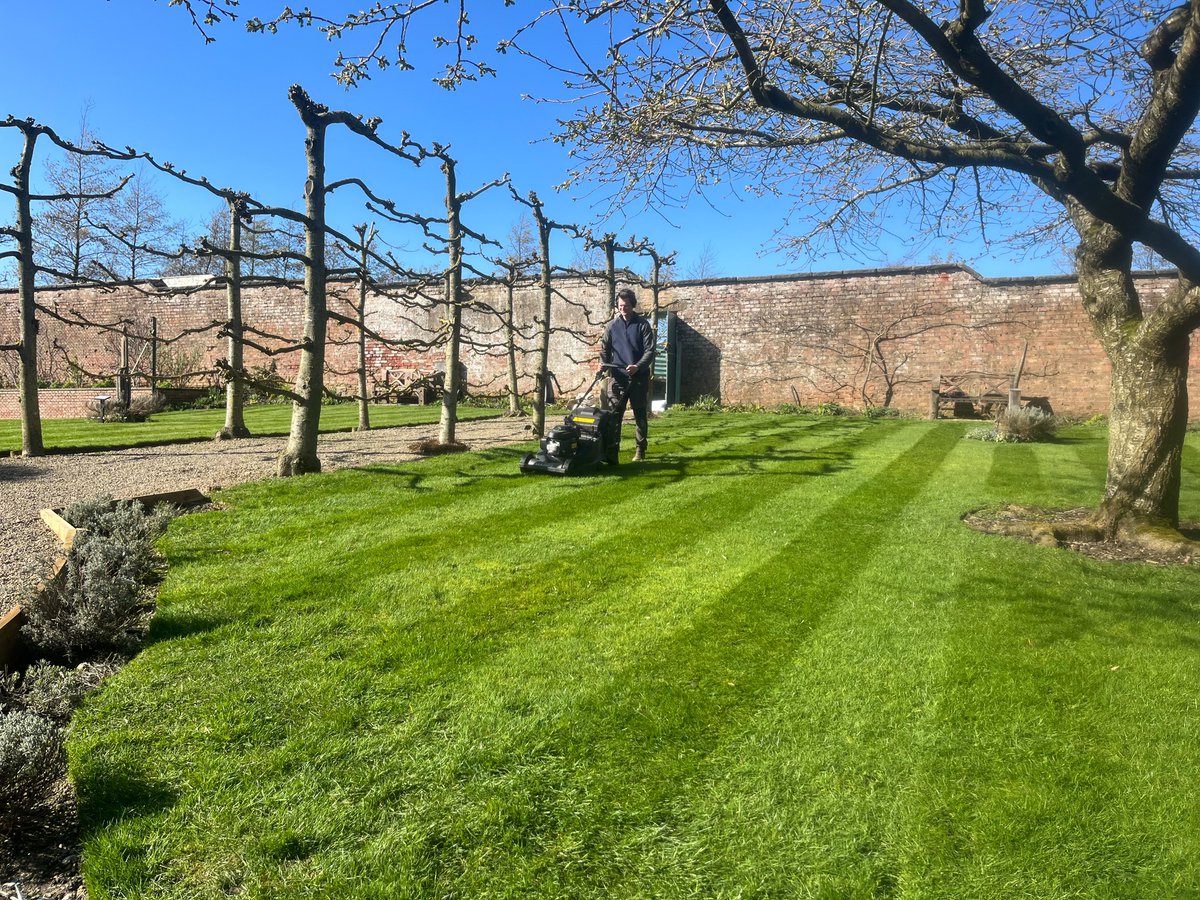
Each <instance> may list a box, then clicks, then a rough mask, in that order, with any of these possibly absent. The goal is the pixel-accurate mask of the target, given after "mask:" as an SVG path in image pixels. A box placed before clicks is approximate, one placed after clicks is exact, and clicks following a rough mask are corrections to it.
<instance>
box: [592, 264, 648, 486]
mask: <svg viewBox="0 0 1200 900" xmlns="http://www.w3.org/2000/svg"><path fill="white" fill-rule="evenodd" d="M636 306H637V297H635V296H634V294H633V291H631V290H630V289H629V288H623V289H621V290H620V291H618V292H617V316H616V318H614V319H613V320H612V321H611V322H609V323H608V327H607V328H605V329H604V336H603V337H602V338H601V339H600V362H601V363H609V364H612V366H613V367H612V368H609V369H607V370H606V371H607V372H608V374H609V375H610V376H611V378H610V379H609V382H608V408H609V409H611V410H612V411H613V415H614V416H616V421H617V425H616V446H615V447H614V448H613V453H612V456H613V460H614V461H615V459H616V452H617V451H618V450H620V447H621V420H622V419H623V418H624V417H625V406H626V404H629V405H630V406H632V407H633V421H634V423H635V425H636V428H637V431H636V440H637V449H636V451H635V452H634V454H633V461H634V462H640V461H641V460H642V459H644V458H645V456H646V406H647V403H648V402H649V396H650V360H651V359H653V357H654V333H653V332H652V331H651V330H650V323H649V322H648V321H646V320H645V319H643V318H642V317H641V316H639V315H638V314H637V312H636V311H635V307H636Z"/></svg>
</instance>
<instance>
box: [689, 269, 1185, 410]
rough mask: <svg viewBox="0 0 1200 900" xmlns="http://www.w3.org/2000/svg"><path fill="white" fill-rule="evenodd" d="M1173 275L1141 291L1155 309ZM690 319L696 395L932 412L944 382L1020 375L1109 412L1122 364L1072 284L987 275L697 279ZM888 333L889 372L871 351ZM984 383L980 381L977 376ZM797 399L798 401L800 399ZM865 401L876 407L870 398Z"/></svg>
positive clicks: (1069, 401) (1064, 401)
mask: <svg viewBox="0 0 1200 900" xmlns="http://www.w3.org/2000/svg"><path fill="white" fill-rule="evenodd" d="M1171 282H1172V279H1171V278H1169V277H1166V276H1163V277H1147V278H1144V279H1142V281H1141V283H1140V287H1141V291H1142V296H1143V300H1144V301H1145V302H1146V304H1147V305H1148V306H1150V305H1153V303H1154V302H1157V299H1158V298H1159V297H1161V296H1162V295H1163V293H1164V292H1165V291H1166V290H1167V289H1168V288H1169V286H1170V284H1171ZM671 296H672V300H673V303H674V306H673V309H675V311H676V312H677V313H678V315H679V319H680V321H681V323H682V324H683V327H682V328H681V335H680V343H681V345H682V351H683V356H684V363H683V372H684V384H683V395H684V397H683V399H684V400H692V399H695V397H697V396H698V395H701V394H712V395H715V396H718V397H720V398H721V400H722V401H724V402H727V403H763V404H776V403H784V402H790V401H792V400H794V399H795V398H796V397H799V399H800V402H801V403H804V404H814V403H817V402H821V401H823V400H837V401H838V402H841V403H845V404H847V405H851V406H856V407H861V406H863V405H865V403H866V402H869V403H871V404H879V403H882V401H883V400H884V396H885V393H886V381H887V380H891V382H892V383H893V385H894V398H893V401H892V402H893V405H895V406H897V407H899V408H901V409H908V410H913V411H919V412H923V411H925V410H927V409H928V405H929V388H930V385H931V383H932V381H933V380H934V379H935V378H937V377H938V376H939V375H941V374H949V373H961V372H968V371H979V372H989V373H997V374H1003V373H1009V372H1012V371H1013V370H1014V369H1015V368H1016V366H1017V364H1018V361H1019V359H1020V356H1021V353H1022V350H1023V348H1024V347H1025V345H1026V344H1028V352H1027V357H1026V362H1025V368H1024V372H1023V377H1022V380H1021V387H1022V390H1023V393H1024V394H1025V395H1027V396H1028V395H1043V396H1047V397H1048V398H1049V400H1050V402H1051V404H1052V406H1053V408H1054V409H1055V411H1056V412H1062V413H1069V414H1075V415H1085V414H1092V413H1103V412H1106V411H1107V409H1108V385H1109V378H1110V371H1111V370H1110V368H1109V364H1108V361H1107V359H1106V358H1105V356H1104V353H1103V351H1102V350H1101V349H1100V345H1099V343H1098V342H1097V341H1096V339H1095V337H1094V336H1093V334H1092V330H1091V325H1090V324H1089V322H1088V320H1087V318H1086V316H1085V315H1084V312H1083V309H1082V306H1081V304H1080V299H1079V293H1078V290H1077V287H1076V284H1075V280H1074V279H1073V278H1070V277H1055V278H1029V279H995V280H990V281H984V280H983V279H980V278H979V277H978V276H977V275H975V274H974V273H973V272H971V271H969V270H967V269H964V268H962V267H958V266H946V267H923V268H919V269H909V270H895V269H893V270H875V271H863V272H835V273H827V274H820V275H811V276H807V275H806V276H784V277H778V278H757V279H754V278H747V279H726V280H719V281H711V282H708V283H703V284H699V283H697V284H690V283H685V284H681V285H679V286H677V287H676V289H675V290H674V291H673V292H672V295H671ZM877 335H884V336H885V338H887V339H886V340H884V341H883V343H882V347H883V357H884V361H885V363H886V365H887V366H888V370H889V373H890V375H889V377H888V378H885V377H884V376H883V375H882V373H881V372H880V369H879V366H878V365H877V364H874V363H873V364H872V365H871V366H870V373H869V377H868V373H867V365H866V352H865V351H866V348H867V346H868V341H869V339H870V338H871V337H872V336H877ZM975 383H978V380H976V381H975ZM1189 387H1190V396H1191V409H1192V418H1197V417H1200V399H1198V398H1200V338H1196V337H1195V336H1194V337H1193V341H1192V366H1191V377H1190V382H1189ZM793 391H794V392H795V393H793ZM864 393H865V394H866V401H864V397H863V394H864Z"/></svg>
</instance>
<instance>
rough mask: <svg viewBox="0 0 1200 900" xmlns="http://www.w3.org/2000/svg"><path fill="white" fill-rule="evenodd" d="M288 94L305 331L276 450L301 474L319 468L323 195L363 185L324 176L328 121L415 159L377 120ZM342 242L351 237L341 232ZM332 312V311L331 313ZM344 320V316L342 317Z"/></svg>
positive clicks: (290, 471)
mask: <svg viewBox="0 0 1200 900" xmlns="http://www.w3.org/2000/svg"><path fill="white" fill-rule="evenodd" d="M288 99H289V100H291V101H292V104H293V105H294V106H295V107H296V111H297V112H298V113H299V114H300V120H301V121H302V122H303V123H304V127H305V132H306V136H305V140H304V153H305V159H306V162H307V165H308V179H307V181H306V182H305V186H304V204H305V205H304V216H303V225H304V257H305V258H304V332H303V336H302V338H301V344H300V348H301V349H300V363H299V366H298V368H297V372H296V382H295V385H294V388H293V401H292V425H291V429H290V431H289V433H288V440H287V444H286V445H285V446H284V449H283V450H282V452H281V453H280V455H279V474H280V475H283V476H287V475H303V474H305V473H308V472H319V471H320V470H321V461H320V459H319V458H318V457H317V437H318V434H319V427H320V420H321V400H322V397H323V394H324V384H325V382H324V375H325V340H326V336H327V333H328V322H329V319H330V318H331V316H335V314H332V313H331V311H330V309H329V303H328V297H327V291H328V275H329V273H328V270H327V266H326V260H325V247H326V237H327V233H328V232H329V228H328V225H327V223H326V219H325V206H326V198H327V196H328V194H329V193H330V192H331V191H334V190H337V189H338V188H340V187H343V186H345V185H349V184H356V185H359V186H360V187H364V188H365V186H364V185H362V183H361V182H359V181H358V180H357V179H353V178H349V179H343V180H341V181H338V182H334V183H331V184H327V183H326V178H325V139H326V134H327V132H328V130H329V128H330V126H333V125H341V126H344V127H345V128H347V129H349V130H350V131H351V132H353V133H355V134H357V135H359V136H361V137H364V138H366V139H368V140H369V141H371V142H372V143H374V144H376V145H377V146H379V147H382V148H384V149H385V150H388V151H389V152H391V153H393V154H395V155H397V156H401V157H404V158H406V159H409V160H410V161H414V162H417V163H418V164H419V159H417V158H415V157H414V156H413V154H411V153H410V152H409V151H408V150H406V149H405V147H404V145H403V144H401V145H399V146H392V145H390V144H387V143H385V142H384V141H382V140H381V139H380V138H379V137H378V136H377V135H376V129H377V128H378V127H379V124H380V120H379V119H367V120H363V119H362V118H360V117H359V116H356V115H354V114H352V113H348V112H345V111H341V110H330V109H329V107H327V106H324V105H323V104H320V103H316V102H314V101H313V100H312V99H311V98H310V97H309V96H308V94H307V93H306V92H305V91H304V89H303V88H302V87H300V86H299V85H292V87H291V88H289V90H288ZM341 237H342V239H343V240H344V242H345V243H346V244H347V245H353V243H354V242H353V241H352V240H351V239H350V238H347V237H345V236H344V235H342V236H341ZM335 317H336V316H335ZM342 318H343V319H344V318H345V317H342Z"/></svg>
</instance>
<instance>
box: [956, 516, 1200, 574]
mask: <svg viewBox="0 0 1200 900" xmlns="http://www.w3.org/2000/svg"><path fill="white" fill-rule="evenodd" d="M1094 513H1095V510H1094V509H1092V508H1091V507H1078V508H1076V509H1041V508H1039V507H1029V506H1016V505H1012V506H1005V507H1002V508H1000V509H980V510H975V511H974V512H969V513H967V514H966V515H965V516H963V519H962V520H963V523H964V524H966V525H967V526H968V527H969V528H974V529H975V530H976V531H982V532H984V533H985V534H1000V535H1005V536H1007V537H1014V538H1017V539H1018V540H1022V541H1027V542H1029V543H1031V544H1042V545H1046V546H1055V547H1062V548H1064V549H1067V550H1073V551H1074V552H1076V553H1080V554H1082V555H1084V556H1087V557H1090V558H1091V559H1103V560H1110V561H1115V562H1133V563H1144V564H1147V565H1153V566H1179V565H1192V566H1195V565H1200V525H1196V524H1187V525H1184V526H1183V527H1181V528H1180V532H1181V533H1182V534H1183V535H1184V537H1187V538H1190V539H1191V540H1192V541H1193V542H1195V546H1194V548H1192V549H1191V550H1190V552H1189V551H1188V550H1187V549H1184V550H1182V551H1181V550H1179V549H1174V550H1168V549H1164V548H1162V547H1156V546H1150V545H1148V544H1143V543H1133V542H1128V541H1101V540H1091V539H1089V538H1088V537H1087V536H1086V532H1087V530H1088V526H1089V525H1090V524H1091V517H1092V515H1093V514H1094ZM1063 535H1067V536H1066V537H1064V536H1063Z"/></svg>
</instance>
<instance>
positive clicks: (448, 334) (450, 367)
mask: <svg viewBox="0 0 1200 900" xmlns="http://www.w3.org/2000/svg"><path fill="white" fill-rule="evenodd" d="M413 150H416V151H417V152H418V153H419V158H420V159H433V160H436V161H437V163H438V167H439V169H440V170H441V172H442V175H443V177H444V178H445V182H446V194H445V209H446V215H445V217H444V218H440V217H429V216H421V215H416V214H412V213H399V212H398V211H397V210H396V208H395V204H394V203H389V204H387V213H386V214H387V215H388V217H389V218H391V219H392V220H393V221H396V222H405V223H410V224H416V225H419V226H420V227H421V228H422V230H423V231H424V233H425V236H426V238H427V239H429V240H432V241H434V242H435V244H434V245H432V246H431V245H429V244H426V249H427V250H429V251H430V252H431V253H435V254H438V255H444V256H445V259H446V267H445V269H444V270H443V272H442V276H443V278H444V283H445V291H444V297H445V307H444V308H445V319H444V327H443V329H441V330H442V332H443V333H444V335H445V355H444V357H443V359H444V364H445V380H444V382H443V385H442V387H443V390H442V414H441V420H440V423H439V427H438V442H439V443H441V444H453V443H454V442H455V429H456V427H457V424H458V398H459V394H460V393H461V392H462V390H463V383H462V373H461V371H460V369H461V368H462V367H461V365H460V357H461V348H462V338H463V326H462V313H463V307H464V306H465V305H466V304H467V303H468V302H469V301H468V298H467V294H466V291H465V289H464V286H463V270H464V268H465V265H466V264H465V252H464V240H471V241H474V242H475V243H477V244H479V245H481V246H482V245H486V244H494V245H496V246H499V245H498V244H496V242H495V241H493V240H491V239H489V238H488V237H487V236H485V235H483V234H481V233H480V232H478V231H475V230H474V229H472V228H470V227H469V226H467V225H466V224H464V222H463V207H464V206H466V204H468V203H469V202H471V201H472V200H474V199H475V198H477V197H479V196H480V195H481V194H483V193H484V192H486V191H488V190H491V189H492V188H494V187H498V186H499V185H502V184H506V183H507V182H508V176H507V175H504V176H502V177H500V178H497V179H495V180H493V181H490V182H488V183H487V184H484V185H482V186H481V187H478V188H476V189H475V190H473V191H466V192H460V191H459V189H458V160H456V159H455V158H454V157H453V156H451V155H450V148H449V147H447V146H445V145H443V144H438V143H434V144H433V145H432V146H431V147H429V148H425V147H421V146H419V145H417V144H414V143H413V142H411V141H409V140H407V138H406V152H412V151H413ZM435 226H436V227H443V228H445V234H444V235H441V234H438V233H437V232H436V231H434V227H435Z"/></svg>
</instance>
